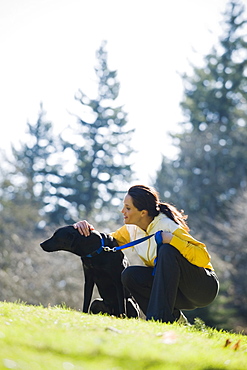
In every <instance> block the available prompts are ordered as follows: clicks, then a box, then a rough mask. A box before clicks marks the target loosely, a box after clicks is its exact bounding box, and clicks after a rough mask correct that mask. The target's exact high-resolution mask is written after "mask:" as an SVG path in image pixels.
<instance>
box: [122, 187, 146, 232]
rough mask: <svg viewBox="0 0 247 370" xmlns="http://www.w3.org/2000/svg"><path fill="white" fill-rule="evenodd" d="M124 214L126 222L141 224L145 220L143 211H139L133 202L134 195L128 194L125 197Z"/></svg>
mask: <svg viewBox="0 0 247 370" xmlns="http://www.w3.org/2000/svg"><path fill="white" fill-rule="evenodd" d="M122 214H123V215H124V223H125V224H132V225H137V226H140V225H141V222H142V220H143V211H139V210H138V209H137V208H136V207H135V206H134V204H133V201H132V197H131V196H130V195H128V194H127V195H126V196H125V198H124V206H123V209H122Z"/></svg>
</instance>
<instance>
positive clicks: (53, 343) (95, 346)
mask: <svg viewBox="0 0 247 370" xmlns="http://www.w3.org/2000/svg"><path fill="white" fill-rule="evenodd" d="M227 340H229V341H230V342H231V343H230V344H229V345H228V346H227V347H225V344H226V341H227ZM239 340H240V343H239V346H237V347H238V348H236V349H235V348H234V345H235V344H236V343H237V342H238V341H239ZM0 369H28V370H39V369H48V370H52V369H61V370H63V369H65V370H78V369H84V370H85V369H93V370H95V369H100V370H101V369H107V370H110V369H112V370H113V369H114V370H120V369H132V370H134V369H141V370H144V369H165V370H187V369H188V370H200V369H204V370H213V369H227V370H233V369H234V370H242V369H243V370H246V369H247V336H244V335H241V334H231V333H229V332H223V331H222V332H220V331H217V330H214V329H211V328H207V327H205V325H204V324H203V323H202V322H200V320H197V322H195V325H193V326H190V327H184V326H179V325H178V324H173V325H171V324H162V323H157V322H146V321H144V320H136V319H118V318H113V317H107V316H103V315H87V314H83V313H81V312H77V311H73V310H69V309H66V308H63V307H51V308H44V307H42V306H29V305H25V304H17V303H16V304H15V303H6V302H0Z"/></svg>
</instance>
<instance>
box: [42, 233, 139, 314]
mask: <svg viewBox="0 0 247 370" xmlns="http://www.w3.org/2000/svg"><path fill="white" fill-rule="evenodd" d="M40 246H41V247H42V248H43V250H44V251H46V252H54V251H58V250H64V251H68V252H71V253H74V254H76V255H78V256H80V257H81V260H82V265H83V270H84V275H85V284H84V303H83V312H86V313H87V312H88V310H89V311H90V312H92V313H99V312H102V313H107V314H110V315H114V316H122V315H126V316H127V317H138V316H139V309H138V306H137V304H136V303H135V302H134V301H133V299H132V298H131V296H130V294H128V293H127V292H124V289H123V285H122V282H121V273H122V271H123V270H124V269H125V268H126V267H127V266H128V260H127V258H126V256H125V255H124V253H123V252H122V251H117V252H112V251H110V252H106V251H104V249H103V246H108V247H109V248H113V247H116V246H117V242H116V240H115V239H114V238H113V237H111V236H110V235H109V234H104V233H99V232H97V231H95V230H93V231H91V234H90V236H88V237H85V236H83V235H81V234H80V233H79V232H78V230H76V229H75V228H74V227H73V226H64V227H61V228H59V229H58V230H56V231H55V233H54V234H53V236H52V237H51V238H49V239H47V240H45V241H44V242H42V243H41V244H40ZM94 284H96V286H97V288H98V291H99V294H100V296H101V299H97V300H95V301H93V302H92V304H91V307H90V309H89V305H90V302H91V298H92V293H93V288H94Z"/></svg>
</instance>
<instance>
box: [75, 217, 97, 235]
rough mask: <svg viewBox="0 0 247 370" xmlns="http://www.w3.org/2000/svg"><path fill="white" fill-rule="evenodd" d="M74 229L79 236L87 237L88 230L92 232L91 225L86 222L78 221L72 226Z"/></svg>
mask: <svg viewBox="0 0 247 370" xmlns="http://www.w3.org/2000/svg"><path fill="white" fill-rule="evenodd" d="M73 226H74V228H75V229H77V230H78V231H79V233H80V234H81V235H84V236H89V235H90V230H94V227H93V225H91V224H89V223H88V222H87V220H83V221H78V222H76V223H75V224H74V225H73Z"/></svg>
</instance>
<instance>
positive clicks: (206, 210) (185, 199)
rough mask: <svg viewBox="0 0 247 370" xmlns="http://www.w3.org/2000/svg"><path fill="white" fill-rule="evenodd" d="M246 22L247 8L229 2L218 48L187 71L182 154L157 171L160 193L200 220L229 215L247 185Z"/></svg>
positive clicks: (176, 138)
mask: <svg viewBox="0 0 247 370" xmlns="http://www.w3.org/2000/svg"><path fill="white" fill-rule="evenodd" d="M246 22H247V21H246V20H245V19H244V6H243V5H241V3H240V2H239V1H236V0H235V1H230V2H229V3H228V5H227V8H226V12H225V14H224V35H223V36H222V37H221V38H220V42H219V46H218V47H217V48H213V50H212V51H211V52H210V53H209V55H207V56H206V57H205V59H204V60H205V63H204V64H205V65H204V67H203V68H194V70H193V75H192V76H189V75H187V74H184V75H183V81H184V86H185V91H184V99H183V101H182V103H181V107H182V110H183V113H184V116H185V121H184V122H183V123H182V124H181V125H182V128H183V132H182V134H176V135H173V138H174V142H175V143H178V144H176V145H177V146H178V148H179V154H178V158H177V159H176V160H175V161H170V162H169V161H167V159H165V158H164V160H163V163H162V167H161V170H160V171H159V172H158V174H157V181H156V187H157V188H158V189H159V191H160V193H161V194H164V192H168V193H167V194H170V199H171V200H173V201H174V200H176V203H178V204H179V206H180V207H182V208H184V209H186V212H189V213H190V214H194V218H195V219H198V212H199V213H200V215H202V214H204V215H207V216H210V217H212V218H215V217H216V215H217V214H218V215H224V214H225V212H226V208H227V205H228V204H229V202H230V201H232V200H233V199H234V197H235V195H236V193H237V191H238V189H244V188H246V181H247V180H246V170H247V167H246V162H247V152H246V149H245V147H246V142H247V125H246V121H247V113H246V112H247V100H246V99H247V87H246V86H247V40H246V37H245V33H244V32H243V31H244V27H246ZM167 166H169V172H170V173H172V174H173V175H171V176H170V177H169V178H168V177H167V176H166V171H167ZM162 182H163V183H162Z"/></svg>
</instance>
